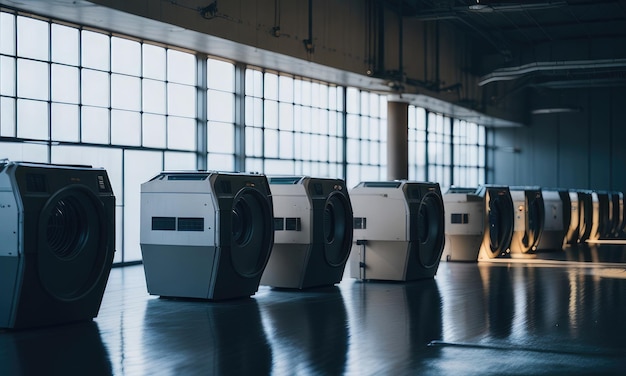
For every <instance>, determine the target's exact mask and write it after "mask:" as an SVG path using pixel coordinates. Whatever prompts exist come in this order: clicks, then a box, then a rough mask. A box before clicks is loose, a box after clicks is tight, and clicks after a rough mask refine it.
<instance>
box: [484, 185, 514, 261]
mask: <svg viewBox="0 0 626 376" xmlns="http://www.w3.org/2000/svg"><path fill="white" fill-rule="evenodd" d="M478 194H479V195H480V196H481V197H483V202H484V204H485V216H484V225H483V227H484V229H485V234H484V237H483V242H482V244H481V246H480V252H479V253H478V260H490V259H494V258H500V257H507V256H508V255H509V252H510V246H511V239H512V237H513V225H514V213H513V200H512V199H511V192H510V190H509V187H508V186H503V185H491V184H485V185H482V186H480V187H479V188H478Z"/></svg>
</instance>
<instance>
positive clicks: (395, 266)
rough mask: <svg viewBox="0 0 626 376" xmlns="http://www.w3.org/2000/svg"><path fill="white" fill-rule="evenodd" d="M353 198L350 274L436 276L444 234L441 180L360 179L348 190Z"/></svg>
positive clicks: (397, 277) (401, 278) (398, 278)
mask: <svg viewBox="0 0 626 376" xmlns="http://www.w3.org/2000/svg"><path fill="white" fill-rule="evenodd" d="M350 200H351V201H352V208H353V210H354V236H353V239H354V240H353V246H352V251H351V253H350V276H351V277H352V278H356V279H359V280H390V281H409V280H415V279H422V278H432V277H434V276H435V274H436V273H437V269H438V267H439V262H440V259H441V253H442V252H443V246H444V236H445V232H444V231H445V229H444V226H445V225H444V208H443V200H442V196H441V189H440V187H439V183H422V182H411V181H406V180H398V181H382V182H362V183H360V184H358V185H357V186H356V187H354V188H353V189H352V190H351V191H350Z"/></svg>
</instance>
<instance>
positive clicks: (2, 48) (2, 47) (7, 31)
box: [0, 12, 15, 55]
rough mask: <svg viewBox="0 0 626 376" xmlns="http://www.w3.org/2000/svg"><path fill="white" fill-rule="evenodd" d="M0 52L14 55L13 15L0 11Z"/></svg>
mask: <svg viewBox="0 0 626 376" xmlns="http://www.w3.org/2000/svg"><path fill="white" fill-rule="evenodd" d="M0 53H3V54H7V55H15V16H14V15H12V14H9V13H4V12H2V13H0Z"/></svg>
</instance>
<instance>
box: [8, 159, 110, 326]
mask: <svg viewBox="0 0 626 376" xmlns="http://www.w3.org/2000/svg"><path fill="white" fill-rule="evenodd" d="M0 224H1V225H0V239H2V242H1V243H0V327H2V328H27V327H35V326H45V325H54V324H61V323H67V322H72V321H80V320H91V319H92V318H94V317H96V316H97V315H98V311H99V310H100V304H101V302H102V296H103V294H104V289H105V287H106V283H107V280H108V277H109V272H110V271H111V264H112V263H113V256H114V253H115V196H114V195H113V191H112V189H111V183H110V182H109V178H108V175H107V172H106V171H105V170H104V169H101V168H91V167H87V166H59V165H49V164H40V163H25V162H9V161H7V160H3V161H0Z"/></svg>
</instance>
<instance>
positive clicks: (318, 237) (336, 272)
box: [261, 176, 353, 289]
mask: <svg viewBox="0 0 626 376" xmlns="http://www.w3.org/2000/svg"><path fill="white" fill-rule="evenodd" d="M268 180H269V183H270V189H271V191H272V201H273V203H274V231H275V232H274V246H273V248H272V253H271V255H270V258H269V261H268V263H267V267H266V268H265V271H264V272H263V277H262V278H261V284H262V285H268V286H272V287H282V288H297V289H304V288H309V287H315V286H330V285H334V284H335V283H338V282H340V281H341V279H342V277H343V272H344V269H345V266H346V262H347V261H348V256H349V255H350V249H351V247H352V226H353V216H352V205H351V203H350V197H349V195H348V189H347V188H346V184H345V182H344V181H343V180H341V179H327V178H315V177H310V176H274V177H269V178H268Z"/></svg>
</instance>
